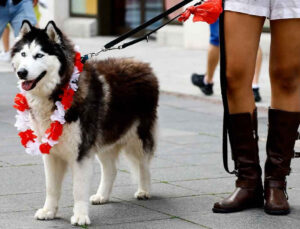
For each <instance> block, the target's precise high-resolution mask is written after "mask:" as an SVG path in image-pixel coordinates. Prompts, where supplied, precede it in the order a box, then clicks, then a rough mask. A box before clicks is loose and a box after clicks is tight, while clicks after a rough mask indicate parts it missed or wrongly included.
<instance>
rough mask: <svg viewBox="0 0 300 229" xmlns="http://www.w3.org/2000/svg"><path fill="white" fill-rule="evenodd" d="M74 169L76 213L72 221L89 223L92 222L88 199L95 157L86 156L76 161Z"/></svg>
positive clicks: (79, 223) (82, 223)
mask: <svg viewBox="0 0 300 229" xmlns="http://www.w3.org/2000/svg"><path fill="white" fill-rule="evenodd" d="M72 171H73V195H74V209H73V212H74V215H73V216H72V217H71V223H72V224H73V225H87V224H90V223H91V221H90V218H89V216H88V214H89V210H88V205H89V203H88V200H89V190H90V180H91V176H92V172H93V159H92V158H84V159H82V160H81V161H80V162H78V161H74V163H73V165H72Z"/></svg>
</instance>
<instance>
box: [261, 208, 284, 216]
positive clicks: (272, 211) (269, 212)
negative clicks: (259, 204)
mask: <svg viewBox="0 0 300 229" xmlns="http://www.w3.org/2000/svg"><path fill="white" fill-rule="evenodd" d="M265 213H267V214H269V215H288V214H289V213H290V210H270V209H267V208H265Z"/></svg>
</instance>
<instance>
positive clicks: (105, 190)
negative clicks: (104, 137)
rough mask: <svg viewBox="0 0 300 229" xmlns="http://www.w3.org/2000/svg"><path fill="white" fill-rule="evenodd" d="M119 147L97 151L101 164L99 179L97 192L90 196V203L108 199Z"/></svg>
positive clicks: (102, 201)
mask: <svg viewBox="0 0 300 229" xmlns="http://www.w3.org/2000/svg"><path fill="white" fill-rule="evenodd" d="M119 150H120V148H119V147H113V149H111V150H108V151H105V152H99V153H98V154H97V157H98V159H99V162H100V165H101V180H100V185H99V187H98V190H97V193H96V194H95V195H92V196H91V197H90V202H91V203H92V204H95V205H97V204H104V203H106V202H108V201H109V197H110V194H111V191H112V187H113V184H114V181H115V178H116V175H117V165H116V162H117V159H118V154H119Z"/></svg>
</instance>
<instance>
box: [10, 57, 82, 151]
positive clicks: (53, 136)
mask: <svg viewBox="0 0 300 229" xmlns="http://www.w3.org/2000/svg"><path fill="white" fill-rule="evenodd" d="M82 69H83V64H82V63H81V55H80V53H79V52H76V55H75V63H74V71H73V74H72V76H71V79H70V82H69V84H68V85H66V87H65V88H64V89H63V94H62V95H61V96H60V98H61V101H57V102H56V103H55V105H56V109H55V110H54V112H53V114H52V115H51V117H50V119H51V121H52V122H51V124H50V127H49V128H48V129H47V130H46V132H45V135H44V137H43V138H42V142H39V141H38V139H37V135H36V134H35V133H34V131H33V130H32V126H31V124H30V118H29V116H30V112H29V111H30V107H29V105H28V102H27V99H26V97H25V95H26V92H25V91H24V90H23V89H22V88H21V89H20V90H21V93H18V94H17V95H16V97H15V105H14V108H15V109H17V112H18V114H17V115H16V123H15V127H17V129H18V130H19V131H20V132H19V136H20V138H21V143H22V145H23V146H24V147H25V148H26V150H25V151H26V153H28V154H30V155H40V154H49V153H50V150H51V148H52V147H53V146H54V145H56V144H57V143H58V140H59V137H60V136H61V135H62V133H63V125H64V124H65V122H66V120H65V113H66V111H67V110H68V109H69V108H70V107H71V105H72V102H73V96H74V93H75V91H77V89H78V86H77V82H78V79H79V75H80V73H81V72H82Z"/></svg>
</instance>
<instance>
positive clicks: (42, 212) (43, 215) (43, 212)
mask: <svg viewBox="0 0 300 229" xmlns="http://www.w3.org/2000/svg"><path fill="white" fill-rule="evenodd" d="M55 215H56V210H49V209H44V208H41V209H39V210H37V211H36V213H35V215H34V218H35V219H37V220H51V219H54V218H55Z"/></svg>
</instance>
